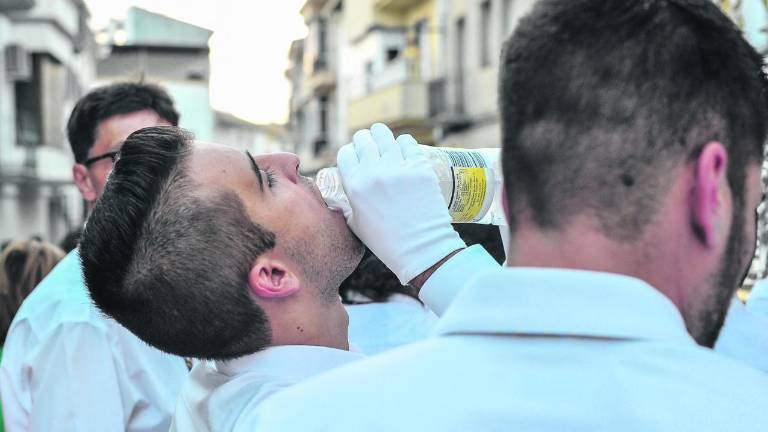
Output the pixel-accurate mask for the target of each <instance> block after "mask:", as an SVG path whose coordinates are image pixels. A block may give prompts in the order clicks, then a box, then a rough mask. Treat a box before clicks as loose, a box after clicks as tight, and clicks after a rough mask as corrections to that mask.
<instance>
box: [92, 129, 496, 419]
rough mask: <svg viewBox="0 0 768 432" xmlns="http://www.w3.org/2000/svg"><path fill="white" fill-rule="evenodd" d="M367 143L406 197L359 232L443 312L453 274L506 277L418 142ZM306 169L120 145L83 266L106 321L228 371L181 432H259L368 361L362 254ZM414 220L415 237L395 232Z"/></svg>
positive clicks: (378, 132) (187, 398) (192, 396)
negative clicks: (350, 280)
mask: <svg viewBox="0 0 768 432" xmlns="http://www.w3.org/2000/svg"><path fill="white" fill-rule="evenodd" d="M374 136H377V137H386V140H387V146H386V147H382V148H381V149H379V148H378V146H377V144H376V143H375V142H374ZM354 141H355V142H357V143H358V144H359V145H360V146H362V147H364V148H366V149H367V150H368V152H367V154H369V155H371V156H373V155H375V156H376V157H378V156H379V154H380V151H383V152H384V153H386V154H388V155H389V156H390V157H391V158H392V160H393V161H395V163H396V164H397V166H398V167H400V169H401V171H400V172H399V175H398V179H399V180H400V183H399V184H400V186H404V188H405V189H406V193H402V192H398V193H396V194H393V193H392V192H393V191H392V190H390V191H383V190H381V189H376V190H375V191H376V194H365V195H366V196H367V200H369V201H370V202H369V203H366V204H362V205H361V207H359V208H360V210H359V211H356V212H355V213H354V215H353V216H352V217H351V218H350V220H352V224H354V226H355V227H356V229H358V232H360V233H361V234H360V238H361V239H362V240H363V241H365V242H366V244H367V245H368V246H369V247H371V249H372V250H374V251H376V252H377V254H378V256H379V257H381V259H382V261H384V262H385V263H387V265H388V266H389V267H390V268H391V269H392V271H393V272H394V274H395V275H397V278H398V280H399V281H400V282H401V283H408V282H409V281H410V284H411V286H413V288H414V290H415V292H418V293H419V296H420V297H421V298H422V299H423V300H424V303H425V304H427V305H429V306H430V307H433V309H434V310H435V311H436V312H437V313H438V314H439V313H440V312H441V311H442V309H441V308H444V307H445V306H446V305H447V304H449V303H450V298H447V297H446V296H452V295H454V294H455V292H456V287H452V286H451V284H452V283H454V282H453V280H454V278H453V277H451V276H450V274H448V275H447V276H446V275H444V274H443V273H442V272H443V271H444V270H445V269H448V270H449V271H450V269H451V268H452V267H453V266H454V265H458V266H459V267H461V268H467V267H478V268H482V267H483V265H481V264H478V263H479V262H482V263H487V262H488V261H490V262H491V263H493V264H494V265H497V264H496V262H495V261H494V260H493V258H491V257H490V255H488V254H487V253H486V252H485V250H483V248H482V247H480V246H471V247H468V248H467V247H466V244H465V243H464V242H463V241H462V240H461V239H460V237H459V236H458V234H457V233H456V231H455V230H454V229H453V228H452V227H451V225H450V220H451V219H450V216H449V214H448V209H447V208H446V206H445V202H444V201H443V199H442V196H441V195H440V193H439V185H438V181H437V177H436V175H435V173H434V171H432V169H431V167H430V165H429V162H428V161H427V160H426V158H425V157H424V155H423V154H421V152H420V150H419V149H418V146H417V144H416V142H415V140H413V138H411V137H409V136H403V137H400V138H398V141H397V142H396V141H395V139H394V137H393V136H392V133H391V131H390V130H389V129H388V128H386V127H385V126H384V125H374V126H373V127H372V128H371V130H370V131H369V130H364V131H360V132H358V133H356V134H355V137H354ZM347 155H348V156H350V155H349V154H347ZM355 158H356V156H355ZM356 160H357V159H356ZM345 166H347V165H346V164H344V163H341V164H340V165H339V167H340V169H343V167H345ZM298 169H299V160H298V158H297V157H296V155H293V154H288V153H273V154H262V155H250V154H249V153H247V152H245V153H244V152H241V151H238V150H235V149H233V148H231V147H227V146H220V145H215V144H206V143H199V142H197V143H196V142H193V141H192V137H191V136H190V135H189V134H188V133H186V132H185V131H183V130H181V129H178V128H170V127H152V128H146V129H142V130H140V131H137V132H135V133H133V134H131V135H130V136H129V137H128V139H127V140H126V141H125V144H124V146H123V147H122V150H121V152H120V156H119V158H118V160H117V162H116V164H115V167H114V170H113V171H112V174H111V176H110V180H109V182H108V183H107V187H106V190H105V192H104V194H103V196H102V198H101V200H99V202H98V203H97V205H96V207H95V208H94V211H93V213H92V215H91V217H90V219H89V221H88V224H87V225H86V227H85V230H84V232H83V237H82V239H81V243H80V253H81V260H82V266H83V271H84V275H85V279H86V282H87V286H88V289H89V291H90V293H91V297H92V299H93V301H94V302H95V303H96V304H97V305H98V306H99V308H100V309H101V310H102V311H103V312H104V313H106V314H108V315H110V316H112V317H114V318H115V319H116V320H117V321H119V322H120V323H121V324H123V325H124V326H125V327H126V328H128V329H130V330H131V331H133V332H134V333H135V334H137V335H138V336H139V337H141V338H142V339H143V340H144V341H145V342H147V343H148V344H150V345H152V346H155V347H157V348H158V349H161V350H163V351H165V352H170V353H174V354H176V355H180V356H189V357H195V358H199V359H212V360H214V361H213V362H200V363H198V364H197V365H195V367H194V368H193V369H192V372H191V374H190V376H189V379H188V380H187V383H186V384H185V386H184V390H183V391H182V393H181V395H180V397H179V400H178V403H177V409H176V412H175V415H174V419H173V425H172V428H171V430H173V431H180V432H185V431H192V430H194V431H209V430H210V431H216V432H225V431H229V430H252V429H250V426H249V424H250V423H249V421H250V420H249V415H250V414H251V413H252V412H253V411H254V408H255V407H256V406H257V405H258V404H259V403H261V402H262V401H263V400H264V399H265V398H266V397H268V396H270V395H272V394H273V393H275V392H277V391H282V389H284V388H286V387H290V386H291V385H294V384H295V383H297V382H300V381H302V380H304V379H307V378H308V377H311V376H313V375H316V374H318V373H321V372H324V371H327V370H329V369H332V368H334V367H338V366H341V365H343V364H346V363H349V362H352V361H357V360H359V359H360V358H361V357H362V354H360V353H356V352H350V351H349V339H348V334H347V327H348V317H347V313H346V311H345V309H344V306H343V304H342V302H341V299H340V297H339V285H340V284H341V282H342V281H343V280H344V279H345V278H346V277H347V276H348V275H349V274H350V273H351V272H352V271H353V270H354V268H355V267H356V265H357V264H358V263H359V261H360V259H361V257H362V255H363V252H364V248H363V246H362V244H361V243H360V240H358V239H357V238H356V237H355V236H354V235H353V234H352V232H351V231H350V228H349V227H348V225H347V221H345V217H344V215H343V213H342V212H341V210H338V209H332V208H329V207H328V206H327V205H326V204H325V202H324V201H323V199H322V197H321V195H320V193H319V190H318V189H317V186H316V185H315V184H314V183H313V182H312V181H311V180H310V179H308V178H306V177H303V176H301V175H299V173H298ZM371 186H372V185H370V184H368V183H367V182H366V181H365V179H362V178H358V181H357V182H356V183H355V184H352V183H350V182H347V183H345V189H347V188H353V189H355V190H359V189H360V188H369V187H371ZM382 194H384V195H382ZM382 196H383V197H386V199H385V201H382V202H380V201H379V198H381V197H382ZM363 200H364V199H363ZM358 203H359V201H358V202H353V203H351V204H352V205H353V206H354V205H357V204H358ZM362 209H365V210H362ZM403 220H409V221H410V222H409V223H408V224H407V226H408V229H407V230H405V232H403V231H401V234H399V235H390V234H388V233H387V231H388V227H387V226H386V225H387V223H398V224H400V223H402V221H403ZM382 221H386V222H385V223H384V224H382ZM363 226H364V227H367V228H364V229H363V230H362V231H361V230H360V227H363ZM366 229H367V230H368V231H365V230H366ZM414 240H415V241H414ZM457 263H458V264H457ZM486 266H487V264H486ZM433 305H437V306H436V307H435V306H433Z"/></svg>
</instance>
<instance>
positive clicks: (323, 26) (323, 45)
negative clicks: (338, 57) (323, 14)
mask: <svg viewBox="0 0 768 432" xmlns="http://www.w3.org/2000/svg"><path fill="white" fill-rule="evenodd" d="M327 49H328V23H327V22H326V20H325V18H319V19H318V20H317V59H318V61H317V63H318V69H325V66H326V65H327V62H326V55H327V54H328V53H327V52H326V50H327Z"/></svg>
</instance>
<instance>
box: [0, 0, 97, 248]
mask: <svg viewBox="0 0 768 432" xmlns="http://www.w3.org/2000/svg"><path fill="white" fill-rule="evenodd" d="M87 20H88V10H87V9H86V7H85V5H84V4H83V2H82V1H81V0H0V220H2V223H0V240H6V239H11V238H26V237H29V236H32V235H36V236H40V237H42V238H43V239H45V240H49V241H54V242H58V241H59V240H61V238H62V237H63V236H64V235H65V234H66V233H67V232H68V231H69V230H70V229H73V228H75V227H76V226H79V225H80V224H82V221H83V218H84V205H83V202H82V200H81V198H80V194H79V192H78V190H77V188H76V187H75V186H74V184H73V183H72V164H73V162H74V159H73V156H72V153H71V150H70V148H69V144H68V141H67V138H66V136H65V129H66V121H67V118H68V116H69V113H70V112H71V110H72V108H73V107H74V104H75V103H76V102H77V100H78V99H79V98H80V97H81V96H82V95H83V94H84V92H85V91H87V90H88V88H89V87H90V85H91V83H92V82H93V79H94V71H95V44H94V41H93V35H92V33H91V31H90V30H89V29H88V26H87Z"/></svg>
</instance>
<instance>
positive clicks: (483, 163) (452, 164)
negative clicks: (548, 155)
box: [315, 145, 506, 225]
mask: <svg viewBox="0 0 768 432" xmlns="http://www.w3.org/2000/svg"><path fill="white" fill-rule="evenodd" d="M419 147H420V148H421V149H422V150H423V151H424V154H425V155H426V157H427V160H429V161H430V163H431V164H432V169H434V170H435V174H437V179H438V181H439V183H440V190H441V191H442V193H443V199H444V200H445V204H446V205H447V206H448V212H449V213H450V215H451V218H453V222H455V223H479V224H493V225H506V220H505V219H504V210H503V208H502V205H501V184H502V174H501V163H500V152H501V149H498V148H485V149H473V150H469V149H460V148H449V147H430V146H425V145H419ZM315 182H316V183H317V186H318V188H319V189H320V193H321V194H322V195H323V198H324V199H325V201H326V202H327V203H328V205H329V206H332V207H338V208H341V209H349V208H350V207H349V200H348V199H347V196H346V194H345V193H344V187H343V186H342V184H341V176H340V175H339V170H338V168H335V167H333V168H324V169H321V170H320V171H318V173H317V177H315Z"/></svg>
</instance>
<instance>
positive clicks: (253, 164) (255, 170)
mask: <svg viewBox="0 0 768 432" xmlns="http://www.w3.org/2000/svg"><path fill="white" fill-rule="evenodd" d="M245 157H247V158H248V161H249V162H251V168H253V173H254V174H256V178H257V179H258V180H259V189H261V191H262V192H264V180H263V179H262V178H261V170H260V169H259V166H258V165H256V161H255V160H254V159H253V156H251V153H250V152H249V151H248V150H245Z"/></svg>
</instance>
